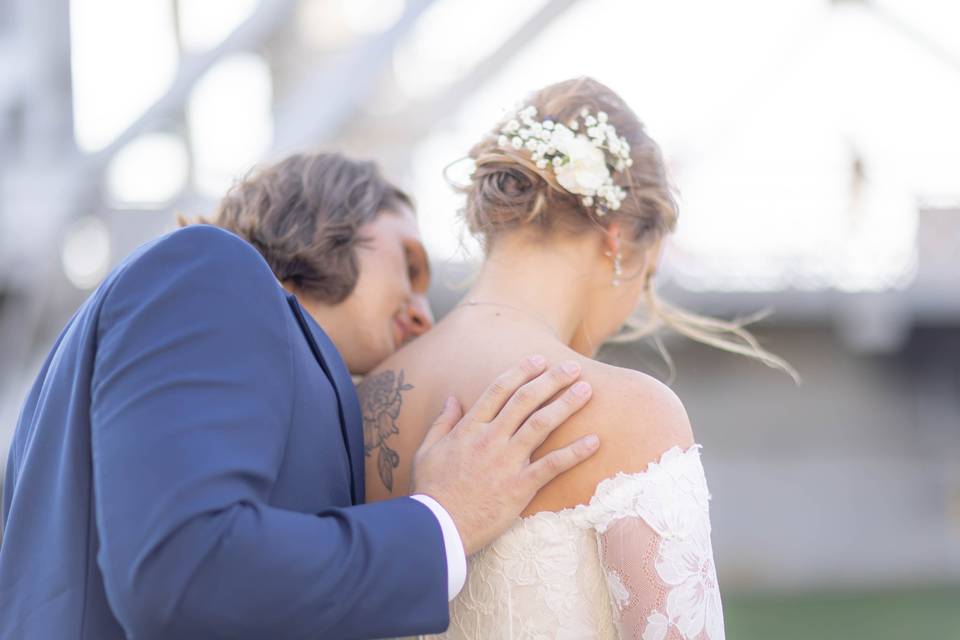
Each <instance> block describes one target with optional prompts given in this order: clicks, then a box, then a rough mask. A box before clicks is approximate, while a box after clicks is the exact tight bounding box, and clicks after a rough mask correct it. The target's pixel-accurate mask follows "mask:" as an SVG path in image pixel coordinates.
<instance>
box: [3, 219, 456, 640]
mask: <svg viewBox="0 0 960 640" xmlns="http://www.w3.org/2000/svg"><path fill="white" fill-rule="evenodd" d="M360 420H361V418H360V408H359V404H358V401H357V397H356V394H355V392H354V390H353V385H352V384H351V380H350V377H349V375H348V372H347V370H346V368H345V366H344V363H343V361H342V360H341V358H340V356H339V354H338V353H337V351H336V350H335V348H334V346H333V344H332V343H331V342H330V340H329V339H328V338H327V336H326V335H325V334H324V333H323V331H322V330H321V329H320V328H319V327H318V326H317V325H316V324H315V323H314V321H313V320H312V318H310V317H309V316H308V314H306V313H305V312H304V311H303V310H301V308H300V307H299V305H298V304H297V302H296V300H295V299H294V298H293V297H291V296H289V295H287V294H286V292H285V291H284V290H283V289H282V288H281V287H280V286H279V285H278V283H277V281H276V280H275V278H274V276H273V274H272V272H271V271H270V269H269V267H268V266H267V264H266V263H265V262H264V261H263V259H262V258H261V256H260V255H259V254H258V253H257V252H256V251H255V250H254V249H253V248H252V247H251V246H250V245H248V244H247V243H245V242H243V241H242V240H240V239H239V238H237V237H236V236H234V235H232V234H230V233H228V232H226V231H223V230H221V229H217V228H214V227H209V226H193V227H188V228H185V229H181V230H179V231H175V232H173V233H171V234H169V235H167V236H164V237H163V238H161V239H159V240H156V241H154V242H152V243H150V244H148V245H145V246H144V247H142V248H141V249H139V250H138V251H137V252H136V253H135V254H134V255H132V256H131V257H130V258H128V259H127V260H126V261H125V262H124V263H123V264H121V265H120V266H119V267H118V268H117V269H116V270H115V271H114V272H113V273H112V274H111V275H110V277H109V278H107V280H106V281H105V282H104V283H103V284H102V285H101V286H100V287H99V288H98V289H97V291H96V292H95V293H94V294H93V295H92V296H91V297H90V298H89V299H88V300H87V301H86V302H85V303H84V305H83V306H82V307H81V308H80V309H79V311H78V312H77V313H76V315H75V316H74V317H73V319H72V320H71V321H70V323H69V324H68V325H67V327H66V329H65V330H64V332H63V333H62V335H61V336H60V338H59V339H58V341H57V343H56V345H55V346H54V348H53V350H52V351H51V353H50V355H49V357H48V358H47V360H46V362H45V364H44V365H43V368H42V370H41V371H40V374H39V376H38V378H37V380H36V382H35V384H34V385H33V388H32V390H31V391H30V395H29V397H28V398H27V400H26V403H25V404H24V406H23V409H22V412H21V414H20V418H19V422H18V424H17V430H16V434H15V436H14V441H13V447H12V449H11V451H10V456H9V460H8V465H7V471H6V480H5V484H4V493H3V522H4V533H3V543H2V547H0V639H2V640H21V639H23V640H34V639H38V640H48V639H49V640H64V639H69V638H82V639H85V640H87V639H88V640H108V639H112V638H122V637H124V636H126V637H128V638H134V639H152V638H164V639H173V638H176V639H178V640H180V639H186V638H368V637H379V636H386V635H408V634H414V633H426V632H430V631H439V630H442V629H444V628H445V627H446V624H447V575H446V571H447V568H446V560H445V555H444V546H443V538H442V534H441V529H440V526H439V525H438V523H437V519H436V518H435V516H434V515H433V514H432V513H431V512H430V510H429V509H428V508H427V507H426V506H424V505H423V504H421V503H419V502H417V501H415V500H412V499H409V498H405V499H398V500H391V501H387V502H381V503H377V504H371V505H359V503H360V502H362V501H363V495H364V489H363V456H364V452H363V438H362V433H361V424H360Z"/></svg>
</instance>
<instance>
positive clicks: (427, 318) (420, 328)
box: [404, 294, 433, 340]
mask: <svg viewBox="0 0 960 640" xmlns="http://www.w3.org/2000/svg"><path fill="white" fill-rule="evenodd" d="M404 324H405V325H406V329H407V336H406V337H407V339H408V340H410V339H412V338H416V337H417V336H421V335H423V334H424V333H426V332H427V331H429V330H430V329H431V328H433V312H431V311H430V301H429V300H427V296H426V295H424V294H414V295H413V296H411V298H410V303H409V304H408V305H407V313H406V317H405V318H404Z"/></svg>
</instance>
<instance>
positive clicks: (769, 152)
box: [71, 0, 960, 290]
mask: <svg viewBox="0 0 960 640" xmlns="http://www.w3.org/2000/svg"><path fill="white" fill-rule="evenodd" d="M543 4H544V0H491V1H488V2H484V3H482V5H481V3H476V2H471V1H470V0H438V1H437V2H436V4H435V5H434V6H433V7H432V8H431V9H430V10H429V11H428V12H427V14H425V15H424V16H423V18H422V21H421V23H420V25H419V27H418V28H417V29H416V32H415V34H414V35H413V37H411V38H410V39H409V41H408V42H407V43H406V44H405V45H404V46H403V47H401V48H400V50H399V51H398V52H397V55H396V58H395V64H394V70H395V74H396V80H397V83H398V85H399V86H400V88H401V90H402V91H403V92H404V93H406V94H407V95H408V96H410V97H412V98H424V97H428V96H430V95H433V94H434V93H436V92H437V91H439V90H440V89H442V88H443V87H444V86H446V85H448V84H449V83H450V82H452V81H453V80H455V79H456V78H458V77H460V76H461V75H462V74H463V73H465V72H466V71H467V70H468V69H469V68H470V67H471V66H472V65H473V64H474V63H475V62H476V61H477V60H478V59H480V58H481V57H482V56H483V55H485V54H487V53H489V52H490V51H492V50H494V49H495V48H496V47H497V46H498V45H499V44H500V43H501V42H502V41H503V40H504V39H505V38H507V37H508V36H509V35H510V33H511V32H512V30H514V29H515V28H516V27H517V26H518V25H519V24H521V23H522V21H523V20H525V19H526V18H527V17H528V16H529V15H531V14H532V13H533V12H535V11H536V10H538V9H539V8H540V7H541V6H542V5H543ZM879 5H880V6H881V7H883V8H885V9H888V10H889V11H891V12H893V13H895V14H897V15H899V16H902V18H903V19H904V20H905V21H906V22H907V23H908V24H910V25H911V27H912V28H913V29H915V30H917V31H918V32H920V33H922V34H923V37H924V38H926V39H928V41H929V42H930V43H933V44H934V46H937V47H941V48H942V49H943V50H944V51H946V52H947V53H946V55H948V56H952V57H953V60H954V61H955V62H954V64H953V66H951V65H950V64H948V63H947V62H945V61H944V60H943V59H941V58H938V57H937V55H935V54H934V53H931V52H930V50H928V49H926V48H924V47H923V46H921V45H920V44H918V43H917V42H916V41H915V40H911V39H910V38H908V37H905V36H904V35H903V34H902V33H900V32H898V31H897V30H896V29H895V28H893V27H891V26H890V25H889V24H888V23H886V22H885V21H883V20H882V19H880V18H878V17H877V16H876V15H875V14H873V13H871V12H870V11H868V10H866V9H863V8H862V7H858V6H855V5H854V3H848V4H845V5H843V4H842V5H840V6H838V7H832V6H831V3H829V2H827V1H826V0H778V1H777V2H769V0H727V1H726V2H723V3H719V2H715V1H711V0H670V1H666V0H663V1H657V2H637V1H636V0H589V1H586V0H584V1H582V2H580V3H578V4H576V5H575V6H574V8H573V9H571V10H570V11H569V12H568V13H567V14H565V15H564V16H562V17H560V18H559V19H558V20H557V21H555V22H554V24H553V25H552V26H551V27H549V28H548V29H547V30H545V31H544V32H542V33H541V34H540V35H539V36H538V37H537V38H536V39H535V40H534V41H532V42H531V43H530V44H529V45H528V47H527V48H526V49H525V50H524V51H523V53H521V54H520V55H518V56H517V57H516V58H514V59H513V60H510V61H508V62H507V63H506V64H505V65H504V67H503V69H502V71H501V72H500V73H499V75H498V76H497V77H496V78H495V79H494V80H493V81H492V82H491V83H490V84H488V85H486V86H484V87H483V88H482V90H481V91H478V92H476V93H475V94H474V95H471V96H470V98H469V99H468V100H467V101H465V103H464V104H463V105H462V106H461V107H460V108H459V110H458V111H457V112H456V113H453V114H451V117H450V118H449V119H447V120H446V121H443V122H438V123H437V126H436V128H435V130H434V131H433V132H432V134H431V135H430V136H429V137H428V138H427V139H425V140H423V141H422V142H421V144H420V145H418V146H417V147H416V148H414V149H413V150H412V157H411V167H412V169H411V174H412V175H411V176H410V177H411V179H412V187H413V190H414V192H415V193H416V195H417V198H418V201H419V202H420V204H421V207H420V208H421V211H422V213H421V216H422V219H423V221H424V232H425V235H426V239H427V242H428V245H429V246H430V249H431V252H432V253H434V255H436V256H438V257H440V258H441V259H442V258H446V257H450V256H452V255H455V254H456V253H457V250H458V247H459V235H458V231H459V229H458V225H457V223H456V221H455V216H454V215H453V212H454V211H455V209H456V208H457V206H458V203H457V200H456V198H455V196H453V195H452V193H451V192H450V190H449V188H448V187H447V186H446V184H445V183H444V181H443V179H442V177H441V170H442V168H443V166H444V165H446V164H447V163H448V162H450V161H451V160H454V159H455V158H457V157H460V156H462V155H463V153H464V152H465V151H466V150H467V149H468V148H469V146H470V145H471V144H472V143H473V142H474V141H475V140H476V139H477V138H478V137H479V135H480V134H481V133H482V132H483V131H484V130H485V129H487V128H488V127H489V126H491V125H492V124H493V123H494V122H495V121H496V120H497V118H498V117H499V115H500V114H501V113H502V110H503V109H505V108H507V107H509V106H510V105H512V104H515V103H516V102H517V101H518V100H520V99H522V97H523V96H524V95H525V94H526V93H527V92H529V91H530V90H532V89H535V88H537V87H539V86H542V85H544V84H547V83H549V82H552V81H555V80H560V79H563V78H568V77H572V76H576V75H581V74H589V75H593V76H595V77H597V78H598V79H600V80H601V81H603V82H605V83H607V84H608V85H610V86H611V87H612V88H614V89H615V90H617V91H619V92H620V93H621V94H622V95H623V96H624V98H625V99H626V100H627V102H628V103H630V104H631V105H632V106H633V108H634V110H635V111H636V112H637V113H638V114H639V115H640V117H641V118H642V119H643V120H644V121H645V122H646V123H647V126H648V129H649V130H650V132H651V133H652V135H653V136H654V137H655V138H656V139H657V140H658V141H659V142H660V144H661V146H662V147H663V149H664V151H665V153H666V155H667V158H668V162H669V165H670V169H671V173H672V176H673V181H674V183H675V184H676V185H677V187H678V189H679V191H680V202H681V222H680V227H679V230H678V233H677V234H676V237H675V241H674V243H673V245H672V246H671V249H670V252H669V254H668V261H669V264H668V267H669V269H670V271H671V272H672V273H673V276H674V277H675V278H676V279H677V280H678V281H679V282H680V283H681V284H683V285H684V286H687V287H689V288H695V289H704V288H711V289H716V288H719V289H747V290H750V289H759V290H765V289H778V288H783V287H787V286H793V287H799V288H815V289H818V288H823V287H835V288H839V289H846V290H858V289H883V288H887V287H890V286H897V285H901V284H903V283H904V282H905V281H907V280H908V279H909V277H910V274H911V271H912V268H913V266H914V263H915V256H914V255H913V252H914V249H913V247H914V233H915V224H916V214H915V211H916V203H917V200H918V198H921V197H946V198H954V199H956V198H957V197H958V196H960V183H958V179H960V178H958V176H960V127H958V126H957V124H956V115H955V114H957V113H960V71H958V67H960V63H957V62H956V61H960V44H958V42H960V41H958V40H957V39H956V37H955V33H954V32H953V31H954V29H953V28H952V27H951V25H953V26H955V25H957V24H960V4H958V3H949V2H941V1H938V0H884V1H882V2H879ZM254 6H255V2H254V1H253V0H243V1H241V0H216V1H213V0H181V1H180V5H179V14H180V24H181V30H182V37H183V42H184V45H185V46H186V48H187V49H188V50H190V51H194V52H196V51H201V50H203V49H205V48H208V47H210V46H212V45H213V44H215V43H216V42H217V41H219V39H221V38H222V37H224V35H225V34H226V33H228V32H229V31H230V30H231V29H232V28H233V27H234V26H235V25H237V24H239V22H241V21H242V20H243V19H244V18H245V17H247V16H248V15H249V14H250V12H251V11H252V9H253V8H254ZM481 6H482V10H480V9H479V7H481ZM71 8H72V13H73V17H72V20H73V39H74V41H73V45H74V51H75V64H74V86H75V91H76V129H77V136H78V141H79V143H80V144H81V146H82V147H83V148H85V149H96V148H99V147H102V146H103V145H105V144H107V143H108V142H109V141H110V140H111V139H112V138H113V136H115V135H116V134H117V133H118V132H119V131H121V130H122V129H123V127H125V126H126V125H127V124H129V123H130V122H131V121H132V120H133V119H135V117H136V115H137V114H138V113H139V112H140V111H142V109H144V108H145V107H146V106H147V105H149V104H150V103H151V102H152V101H153V100H154V99H156V97H158V96H159V95H160V94H161V93H162V92H163V91H164V90H165V89H166V88H167V87H168V86H169V83H170V81H171V79H172V78H173V75H174V73H175V70H176V64H177V51H176V43H175V40H174V31H173V20H174V16H173V12H172V10H171V3H170V2H169V1H168V0H142V1H138V2H136V3H131V2H127V1H124V0H72V3H71ZM402 8H403V2H402V0H390V1H387V0H376V1H374V0H350V1H348V0H305V5H304V9H303V11H301V21H304V20H306V26H304V28H303V29H301V31H302V32H304V33H307V34H313V37H316V38H328V39H329V38H330V37H331V36H330V33H332V30H334V27H333V26H331V25H341V26H339V27H336V29H339V31H350V30H352V31H354V32H357V33H360V34H369V33H372V32H375V31H377V30H381V29H384V28H386V27H387V26H388V25H389V23H390V22H391V21H392V20H394V19H395V17H396V16H397V15H399V12H400V11H401V10H402ZM311 16H313V18H312V19H310V17H311ZM331 16H333V19H331ZM321 17H322V18H323V19H322V20H321V19H320V18H321ZM320 23H322V26H323V28H320V26H321V24H320ZM121 24H122V25H123V28H122V29H118V28H117V25H121ZM311 24H316V25H317V26H316V28H313V27H309V25H311ZM308 27H309V28H308ZM117 52H122V55H117ZM271 99H272V98H271V78H270V72H269V68H268V66H267V65H266V64H265V63H264V62H263V60H262V59H260V58H259V57H257V56H255V55H247V56H236V57H234V58H231V59H228V60H225V61H223V62H222V63H221V64H220V65H218V66H217V67H215V68H214V69H213V70H212V71H211V73H210V74H209V75H208V76H207V77H206V78H204V79H203V81H202V82H201V83H200V85H199V86H198V87H197V88H196V90H195V92H194V94H193V96H192V98H191V100H190V103H189V106H188V124H189V130H190V138H189V148H190V150H191V151H192V154H193V162H194V166H195V174H194V179H195V181H196V184H197V186H198V188H200V189H201V190H202V191H204V192H207V193H210V194H217V193H220V192H222V190H223V189H224V188H225V187H226V186H227V185H229V183H230V181H231V180H232V178H233V177H234V176H236V175H238V174H240V173H242V172H243V171H244V170H245V169H246V168H247V167H249V166H250V165H251V164H252V163H253V162H255V161H256V160H257V159H258V158H259V157H260V156H261V154H262V153H263V152H264V150H265V149H267V148H268V146H269V142H270V136H271V131H272V125H271V110H270V106H271ZM371 110H372V111H375V110H376V106H375V105H374V108H373V109H371ZM238 131H242V132H244V133H243V135H237V132H238ZM187 153H188V151H187V147H186V145H185V144H184V141H183V139H182V138H180V137H179V136H178V135H173V134H170V133H160V134H155V135H153V136H152V137H150V138H147V139H145V140H140V141H138V142H137V143H134V145H131V148H130V149H129V150H128V151H127V152H126V153H125V154H121V155H120V156H118V158H117V160H116V162H115V163H114V166H113V167H112V169H111V174H110V178H111V179H110V182H109V184H110V188H111V192H112V193H113V195H114V197H115V198H116V199H117V200H118V201H128V202H129V201H134V202H138V201H139V202H142V203H145V204H149V203H150V202H153V203H160V204H162V202H163V201H164V200H165V199H166V198H168V197H170V196H172V195H175V194H176V193H177V192H178V191H179V190H180V188H181V187H182V186H183V184H184V182H185V180H186V179H187V176H186V169H185V166H186V164H187V162H186V158H187ZM855 159H859V160H860V161H861V162H862V166H863V167H864V175H865V182H864V184H863V187H862V189H861V190H860V192H859V194H858V195H856V196H855V194H854V193H853V191H852V185H853V184H854V180H853V172H852V167H853V165H854V160H855ZM158 175H159V176H162V178H160V179H158V178H157V176H158Z"/></svg>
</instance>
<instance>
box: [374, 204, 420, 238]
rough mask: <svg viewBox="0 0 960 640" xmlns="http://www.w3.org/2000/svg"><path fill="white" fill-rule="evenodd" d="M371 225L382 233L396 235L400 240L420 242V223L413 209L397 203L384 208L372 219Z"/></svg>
mask: <svg viewBox="0 0 960 640" xmlns="http://www.w3.org/2000/svg"><path fill="white" fill-rule="evenodd" d="M373 225H374V226H375V227H377V229H378V230H379V231H381V232H383V233H389V234H392V235H396V236H397V237H398V238H400V239H401V240H405V241H414V242H420V225H419V224H418V223H417V217H416V215H414V213H413V209H411V208H410V207H408V206H406V205H398V206H395V207H392V208H390V209H384V210H382V211H381V212H380V214H379V215H378V216H377V217H376V219H375V220H374V221H373Z"/></svg>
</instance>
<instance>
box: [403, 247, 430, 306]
mask: <svg viewBox="0 0 960 640" xmlns="http://www.w3.org/2000/svg"><path fill="white" fill-rule="evenodd" d="M403 254H404V258H405V259H406V262H407V274H408V277H409V278H410V288H411V289H412V290H413V291H414V292H416V293H426V291H427V289H429V288H430V260H429V259H428V258H427V252H426V250H425V249H424V248H423V245H422V244H420V243H419V242H407V243H404V247H403Z"/></svg>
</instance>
